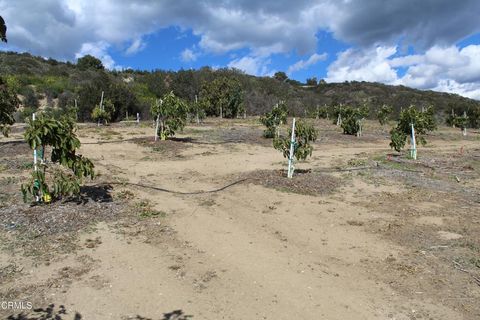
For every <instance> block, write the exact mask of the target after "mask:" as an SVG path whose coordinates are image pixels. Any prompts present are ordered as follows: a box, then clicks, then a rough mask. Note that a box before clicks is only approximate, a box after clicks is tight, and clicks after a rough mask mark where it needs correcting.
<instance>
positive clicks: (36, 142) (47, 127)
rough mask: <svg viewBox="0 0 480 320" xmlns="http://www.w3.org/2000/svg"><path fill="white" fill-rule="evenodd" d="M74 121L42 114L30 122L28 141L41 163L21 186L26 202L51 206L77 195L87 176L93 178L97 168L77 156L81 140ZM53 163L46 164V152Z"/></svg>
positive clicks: (27, 132) (26, 138)
mask: <svg viewBox="0 0 480 320" xmlns="http://www.w3.org/2000/svg"><path fill="white" fill-rule="evenodd" d="M75 130H76V126H75V122H74V121H73V119H71V118H67V117H64V118H62V119H60V120H57V119H54V118H52V117H49V116H45V115H39V116H38V117H37V119H36V120H35V121H33V120H31V119H29V120H28V127H27V129H26V131H25V135H24V137H25V141H26V142H27V143H28V145H29V146H30V147H31V148H32V149H38V151H39V158H40V161H39V163H37V164H36V166H35V167H36V168H35V169H36V170H34V171H33V172H32V175H31V177H30V179H29V180H28V181H27V182H26V183H25V184H22V186H21V190H22V193H23V199H24V201H25V202H28V201H30V200H31V199H32V198H33V199H35V198H38V199H40V200H43V201H44V202H46V203H48V202H50V201H52V200H57V199H60V198H62V197H64V196H72V195H78V194H79V193H80V184H81V183H82V179H83V178H85V177H90V178H92V179H93V178H94V175H95V173H94V170H93V169H94V165H93V163H92V162H91V161H90V160H89V159H88V158H85V157H83V156H82V155H79V154H77V151H78V149H79V148H80V140H79V139H78V138H77V136H76V134H75ZM48 148H50V150H51V152H50V161H48V162H47V160H46V155H47V151H48V150H47V149H48Z"/></svg>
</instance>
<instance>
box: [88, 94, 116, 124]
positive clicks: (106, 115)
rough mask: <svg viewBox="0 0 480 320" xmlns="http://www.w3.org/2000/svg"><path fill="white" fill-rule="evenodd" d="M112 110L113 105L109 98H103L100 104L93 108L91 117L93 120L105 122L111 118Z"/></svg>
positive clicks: (113, 109)
mask: <svg viewBox="0 0 480 320" xmlns="http://www.w3.org/2000/svg"><path fill="white" fill-rule="evenodd" d="M114 112H115V106H114V104H113V103H112V101H110V99H105V100H103V103H102V105H101V106H95V108H93V110H92V115H91V117H92V120H94V121H98V122H99V123H100V122H103V123H104V124H107V123H108V122H109V121H111V120H112V117H113V114H114Z"/></svg>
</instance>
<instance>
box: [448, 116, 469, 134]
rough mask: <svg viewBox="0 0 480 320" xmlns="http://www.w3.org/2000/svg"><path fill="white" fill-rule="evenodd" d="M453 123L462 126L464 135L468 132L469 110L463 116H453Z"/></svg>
mask: <svg viewBox="0 0 480 320" xmlns="http://www.w3.org/2000/svg"><path fill="white" fill-rule="evenodd" d="M452 123H453V125H454V126H455V127H458V128H460V129H461V130H462V132H463V134H464V135H466V134H467V127H468V124H469V119H468V116H467V112H464V113H463V115H462V116H455V117H453V121H452Z"/></svg>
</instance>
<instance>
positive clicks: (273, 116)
mask: <svg viewBox="0 0 480 320" xmlns="http://www.w3.org/2000/svg"><path fill="white" fill-rule="evenodd" d="M287 114H288V108H287V105H286V104H285V102H284V101H280V102H279V103H277V104H276V105H275V106H274V107H273V108H272V111H270V112H267V113H266V114H265V115H264V116H262V117H260V122H261V123H262V124H263V125H264V126H266V127H267V129H266V130H264V131H263V136H264V137H265V138H278V137H279V135H280V132H279V126H280V125H282V124H285V123H287Z"/></svg>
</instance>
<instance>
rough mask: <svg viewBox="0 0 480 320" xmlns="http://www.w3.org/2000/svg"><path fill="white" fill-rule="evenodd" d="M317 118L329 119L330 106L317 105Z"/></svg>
mask: <svg viewBox="0 0 480 320" xmlns="http://www.w3.org/2000/svg"><path fill="white" fill-rule="evenodd" d="M315 118H317V119H328V118H329V108H328V107H327V106H326V105H324V106H322V107H320V106H317V109H316V112H315Z"/></svg>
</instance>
